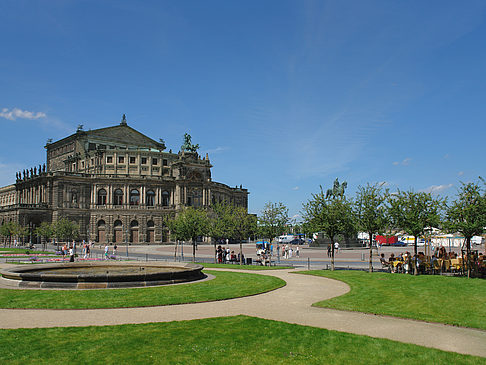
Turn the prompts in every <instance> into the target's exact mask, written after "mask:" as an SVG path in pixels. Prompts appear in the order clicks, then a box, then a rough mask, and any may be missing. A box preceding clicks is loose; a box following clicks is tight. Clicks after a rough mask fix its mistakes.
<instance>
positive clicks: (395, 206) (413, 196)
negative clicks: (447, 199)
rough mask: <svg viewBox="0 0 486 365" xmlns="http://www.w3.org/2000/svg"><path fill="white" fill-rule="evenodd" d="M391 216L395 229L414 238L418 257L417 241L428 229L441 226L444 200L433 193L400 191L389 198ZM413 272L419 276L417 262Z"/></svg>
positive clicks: (415, 253) (415, 251) (415, 252)
mask: <svg viewBox="0 0 486 365" xmlns="http://www.w3.org/2000/svg"><path fill="white" fill-rule="evenodd" d="M388 202H389V215H390V218H391V219H392V223H393V225H394V226H395V228H400V229H402V230H404V231H405V232H407V233H408V234H410V235H412V236H414V256H415V258H416V257H417V239H418V237H420V236H422V235H424V234H425V229H426V228H428V227H437V226H438V225H439V224H440V221H441V217H440V213H441V210H442V208H443V206H444V200H443V199H441V198H434V197H433V196H432V194H431V193H424V192H418V193H417V192H414V191H400V190H399V191H398V192H397V193H396V194H391V195H390V196H389V198H388ZM413 272H414V274H415V275H418V270H417V262H416V261H414V263H413Z"/></svg>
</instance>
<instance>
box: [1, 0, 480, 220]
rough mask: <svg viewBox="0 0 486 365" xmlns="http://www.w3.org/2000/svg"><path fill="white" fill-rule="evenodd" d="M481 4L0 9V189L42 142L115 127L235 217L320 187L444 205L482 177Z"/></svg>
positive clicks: (82, 4) (111, 4) (40, 158)
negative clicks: (201, 164)
mask: <svg viewBox="0 0 486 365" xmlns="http://www.w3.org/2000/svg"><path fill="white" fill-rule="evenodd" d="M485 19H486V2H484V1H472V0H471V1H466V2H459V1H301V0H295V1H282V0H278V1H277V0H276V1H250V0H245V1H172V2H169V1H143V2H142V1H123V0H113V1H67V0H62V1H54V0H51V1H21V0H14V1H9V0H4V1H2V2H0V41H1V43H0V44H1V53H2V55H1V57H0V124H1V126H2V131H3V132H2V133H1V136H0V145H1V148H0V184H1V185H6V184H9V183H12V182H13V181H14V178H15V171H17V170H20V169H23V168H26V167H30V166H34V165H38V164H39V163H42V162H44V161H45V151H44V149H43V146H44V144H45V142H46V140H47V139H48V138H53V139H54V140H56V139H60V138H62V137H65V136H67V135H69V134H71V133H73V132H74V131H75V130H76V127H77V125H78V124H84V127H85V129H95V128H101V127H105V126H109V125H113V124H116V123H119V121H120V119H121V115H122V114H123V113H126V115H127V119H128V123H129V125H131V126H132V127H134V128H135V129H137V130H139V131H141V132H142V133H145V134H147V135H148V136H150V137H152V138H154V139H158V138H163V139H164V140H165V141H166V143H167V145H168V148H171V149H173V150H175V151H177V150H179V148H180V146H181V144H182V136H183V134H184V133H185V132H188V133H190V134H191V135H192V136H193V141H194V143H199V144H200V146H201V151H200V152H202V153H204V154H205V153H206V152H208V153H209V156H210V159H211V162H212V163H213V165H214V167H213V171H212V172H213V179H214V180H215V181H218V182H223V183H226V184H228V185H230V186H235V185H240V184H242V185H243V186H244V187H246V188H248V189H249V190H250V192H251V194H250V200H249V204H250V207H249V208H250V212H253V213H259V212H260V211H261V209H262V207H263V206H264V204H265V202H267V201H272V202H277V201H281V202H283V203H284V204H286V205H287V206H288V207H289V208H290V214H291V215H297V214H298V213H299V212H300V210H301V207H302V203H303V202H305V201H307V200H308V199H309V198H310V197H311V194H312V193H315V192H317V191H318V190H319V185H322V186H323V187H324V188H327V187H329V186H330V185H331V184H332V182H333V181H334V179H335V178H336V177H339V178H340V180H346V181H347V182H348V187H349V188H348V192H349V195H351V196H352V195H354V192H355V191H356V188H357V187H358V186H359V185H360V184H361V185H363V184H366V183H367V182H370V183H374V182H383V181H385V182H386V183H387V185H388V187H389V188H390V189H392V190H396V189H397V188H400V189H410V188H413V189H414V190H417V191H418V190H426V191H434V192H435V193H440V194H441V195H451V196H452V195H454V194H455V192H456V189H457V187H458V186H459V185H460V182H461V181H463V182H466V181H473V180H477V177H478V176H479V175H482V176H485V175H486V174H485V170H484V166H485V163H484V160H485V156H486V153H485V148H484V145H485V137H486V127H485V115H486V102H485V100H486V86H485V85H486V67H485V65H486V41H485V40H486V22H485Z"/></svg>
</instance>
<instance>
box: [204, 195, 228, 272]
mask: <svg viewBox="0 0 486 365" xmlns="http://www.w3.org/2000/svg"><path fill="white" fill-rule="evenodd" d="M233 208H234V207H233V206H232V205H231V204H228V203H227V202H226V201H223V202H222V203H216V204H214V205H212V206H211V210H210V211H209V213H208V216H209V234H210V236H211V237H212V238H213V239H214V262H215V263H216V262H217V257H216V241H219V240H222V239H226V238H231V237H232V236H233V231H234V226H233Z"/></svg>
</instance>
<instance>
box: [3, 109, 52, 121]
mask: <svg viewBox="0 0 486 365" xmlns="http://www.w3.org/2000/svg"><path fill="white" fill-rule="evenodd" d="M0 117H2V118H5V119H8V120H16V119H17V118H19V119H30V120H33V119H40V118H45V117H46V113H43V112H30V111H28V110H22V109H19V108H13V109H12V110H9V109H8V108H2V111H1V112H0Z"/></svg>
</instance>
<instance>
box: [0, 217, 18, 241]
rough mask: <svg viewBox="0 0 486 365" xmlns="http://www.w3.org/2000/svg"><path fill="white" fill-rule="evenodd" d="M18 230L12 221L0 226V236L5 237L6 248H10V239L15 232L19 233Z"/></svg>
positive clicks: (16, 224)
mask: <svg viewBox="0 0 486 365" xmlns="http://www.w3.org/2000/svg"><path fill="white" fill-rule="evenodd" d="M19 229H20V226H19V224H18V223H16V222H12V221H10V222H7V223H4V224H2V225H1V226H0V235H2V236H3V237H5V243H4V245H6V243H7V241H8V246H9V247H10V245H11V243H12V237H13V236H15V235H16V234H17V232H19Z"/></svg>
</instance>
